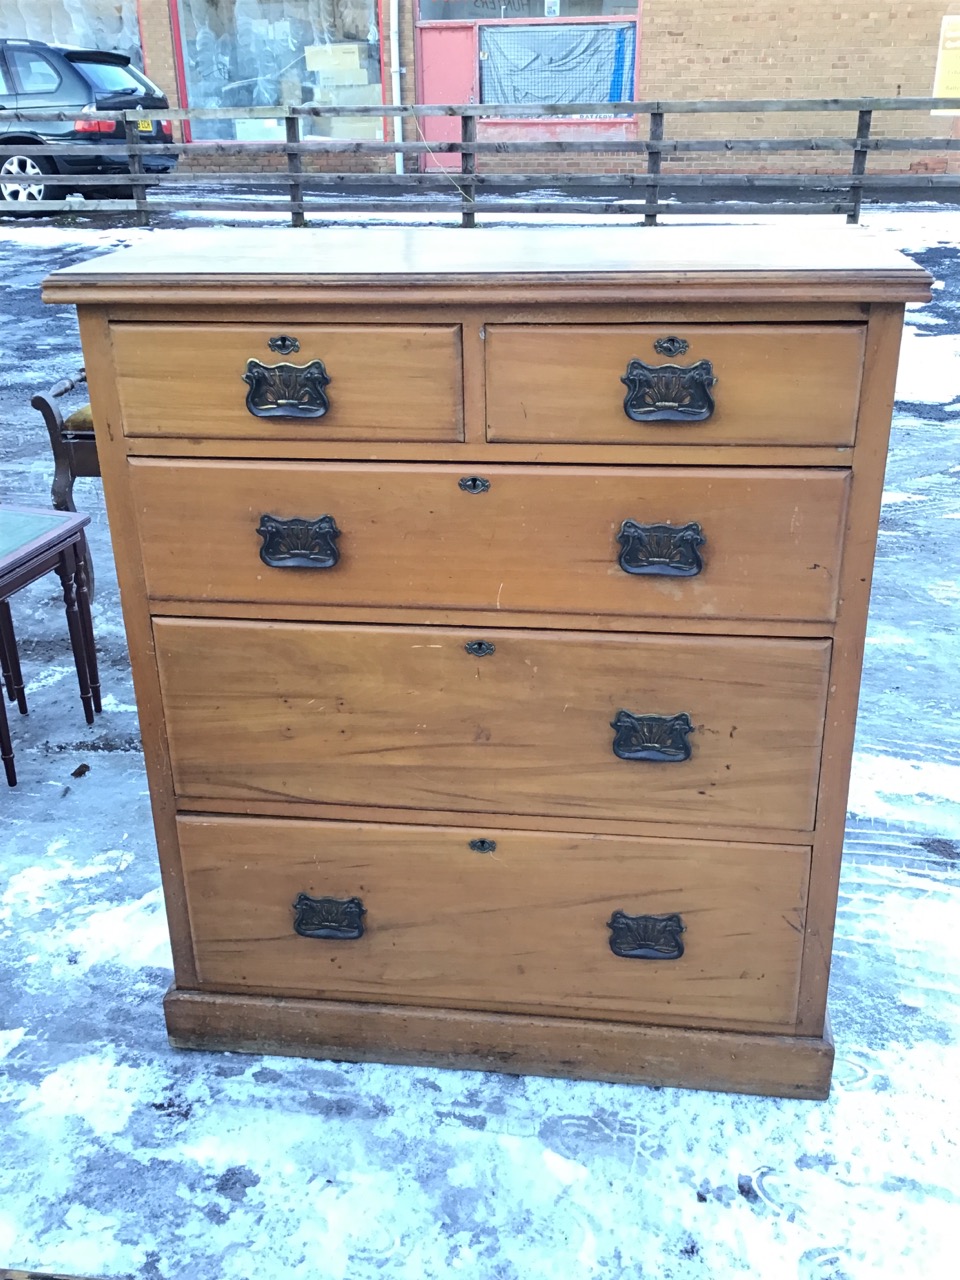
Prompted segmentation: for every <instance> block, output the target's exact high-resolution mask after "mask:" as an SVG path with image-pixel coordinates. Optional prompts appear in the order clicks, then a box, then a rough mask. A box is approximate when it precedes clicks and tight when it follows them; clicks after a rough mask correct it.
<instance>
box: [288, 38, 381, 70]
mask: <svg viewBox="0 0 960 1280" xmlns="http://www.w3.org/2000/svg"><path fill="white" fill-rule="evenodd" d="M366 54H367V46H366V45H365V44H360V43H359V42H357V41H350V42H345V43H343V44H308V45H307V46H306V47H305V48H304V50H303V56H304V58H305V59H306V63H307V70H308V71H319V72H320V73H321V74H324V73H325V72H327V71H333V70H337V71H342V70H350V69H352V70H354V71H358V70H359V69H360V68H361V67H363V66H365V65H366ZM357 79H359V76H358V77H357Z"/></svg>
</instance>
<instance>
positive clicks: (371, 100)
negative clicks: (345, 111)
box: [313, 84, 383, 107]
mask: <svg viewBox="0 0 960 1280" xmlns="http://www.w3.org/2000/svg"><path fill="white" fill-rule="evenodd" d="M313 100H314V102H315V103H316V104H317V106H320V107H379V106H381V105H382V103H383V93H382V90H381V88H380V86H379V85H378V84H346V85H337V86H335V87H334V86H331V87H330V88H325V89H319V90H318V91H317V92H316V93H315V94H314V97H313Z"/></svg>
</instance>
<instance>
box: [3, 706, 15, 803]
mask: <svg viewBox="0 0 960 1280" xmlns="http://www.w3.org/2000/svg"><path fill="white" fill-rule="evenodd" d="M0 760H2V761H3V771H4V773H5V774H6V775H7V786H8V787H15V786H16V785H17V771H16V769H15V768H14V767H13V743H12V742H11V741H10V726H9V725H8V724H7V708H6V707H5V706H4V704H3V699H2V698H0Z"/></svg>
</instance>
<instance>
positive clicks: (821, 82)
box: [0, 0, 947, 172]
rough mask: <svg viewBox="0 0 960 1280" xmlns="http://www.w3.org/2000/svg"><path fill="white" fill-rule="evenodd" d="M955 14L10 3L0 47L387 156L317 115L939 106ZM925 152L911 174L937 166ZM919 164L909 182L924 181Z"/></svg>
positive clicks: (453, 3) (832, 127)
mask: <svg viewBox="0 0 960 1280" xmlns="http://www.w3.org/2000/svg"><path fill="white" fill-rule="evenodd" d="M946 12H947V10H946V9H945V7H944V3H943V0H939V2H937V0H907V2H905V3H903V2H901V3H896V2H895V0H894V2H890V0H888V3H885V4H884V3H877V0H845V2H842V3H841V0H808V3H806V4H803V5H799V4H798V5H784V4H783V3H776V2H774V0H753V3H752V4H751V5H750V6H744V5H743V4H742V3H741V2H740V0H704V2H703V3H701V4H699V5H695V6H690V5H681V4H677V3H676V0H674V2H673V3H668V2H667V0H0V33H2V34H4V35H7V36H17V35H25V36H32V37H35V38H40V39H48V40H54V41H61V42H64V43H75V44H81V43H82V44H89V45H93V46H99V47H107V48H116V49H121V50H122V51H124V52H127V53H130V54H131V56H133V57H134V59H135V60H136V61H138V62H139V63H140V64H141V65H143V66H144V68H145V70H146V71H147V73H148V75H150V76H151V77H152V78H153V79H154V80H155V81H157V82H158V83H159V84H160V86H161V87H162V88H163V89H164V91H165V92H166V93H167V95H168V96H169V98H170V100H171V103H173V104H174V105H182V106H189V107H193V108H199V107H245V106H256V107H269V106H274V105H281V104H310V105H313V106H315V107H318V108H320V109H321V110H320V111H319V112H318V114H317V115H316V116H315V118H313V119H312V120H311V123H310V131H311V132H313V133H314V134H317V135H321V136H326V137H340V138H356V139H363V138H368V139H373V138H380V137H382V136H383V131H384V128H385V127H386V128H387V129H388V130H391V129H392V125H391V124H390V122H389V121H384V120H383V119H382V118H381V117H379V116H367V117H353V118H344V117H332V116H331V117H324V116H323V114H322V108H323V107H324V106H339V107H349V106H367V107H369V106H376V105H379V104H380V103H393V102H402V103H417V102H419V103H443V102H447V103H450V102H453V103H467V102H481V103H482V102H493V101H496V102H505V103H509V102H517V103H522V104H524V105H525V106H530V105H535V104H536V103H537V102H550V103H562V102H570V103H576V102H587V101H590V102H607V101H609V102H614V101H624V100H629V99H633V98H640V99H677V98H720V99H744V98H746V99H766V98H788V97H797V98H804V97H811V98H821V97H857V96H876V97H896V96H907V97H909V96H924V95H927V94H929V93H930V92H931V90H932V85H933V75H934V68H935V64H936V55H937V44H938V37H939V31H940V24H941V20H942V18H943V17H944V15H945V13H946ZM943 123H944V122H940V125H941V127H940V128H931V124H930V121H929V119H926V118H924V117H921V116H919V115H917V114H916V113H914V114H910V115H900V116H897V115H896V114H894V113H888V114H887V116H886V117H885V118H884V119H883V120H880V119H878V120H876V121H875V129H876V131H877V132H879V133H884V132H886V133H888V134H891V135H903V134H920V135H922V134H930V133H937V132H943V131H944V130H943V128H942V125H943ZM849 124H850V122H849V120H848V119H847V118H846V117H844V126H841V125H840V122H839V120H837V118H834V119H833V120H832V121H831V120H830V119H829V117H821V118H818V119H816V120H812V119H811V118H810V117H809V116H800V115H795V116H779V117H770V116H758V117H755V118H745V117H742V116H736V117H734V116H730V115H727V116H723V115H716V116H698V117H685V118H684V117H677V116H674V117H672V118H670V119H669V120H668V136H670V137H687V138H689V137H693V136H699V137H704V138H710V137H714V138H722V137H725V136H727V135H728V134H731V135H733V136H741V137H742V136H745V135H749V134H753V135H760V136H771V135H774V134H777V135H780V136H783V135H785V134H791V133H793V134H796V135H798V136H801V135H808V136H809V135H813V134H817V133H821V132H826V133H849V132H850V131H851V130H850V128H849ZM638 127H640V128H644V127H645V122H641V123H640V125H639V126H638V125H637V124H636V123H634V122H628V121H625V120H623V119H622V118H621V119H616V118H611V119H608V120H597V119H596V118H592V119H575V118H574V119H565V120H564V121H563V122H557V121H553V122H551V121H548V120H544V119H540V120H538V119H533V120H530V119H526V120H520V119H515V120H510V119H505V120H497V121H488V122H484V123H482V124H481V137H484V138H490V139H496V140H501V141H522V140H524V139H530V138H542V137H563V138H568V137H569V138H580V139H590V138H594V137H603V138H605V139H606V140H607V141H610V140H611V139H612V140H616V139H617V138H621V137H622V138H628V137H635V136H636V131H637V128H638ZM189 136H192V137H194V138H203V137H217V138H228V139H236V140H238V141H241V142H242V141H245V140H251V141H252V140H262V139H268V138H272V137H277V138H278V140H279V139H282V136H283V129H282V123H281V122H280V121H276V122H274V121H271V120H265V121H243V120H238V121H204V122H195V123H193V124H192V125H191V131H190V135H189ZM405 136H406V137H407V138H408V139H416V138H418V137H422V139H423V140H425V141H426V142H428V143H429V142H430V141H432V140H434V141H441V140H443V139H445V138H455V137H459V126H458V123H457V121H455V120H453V121H448V120H443V119H438V118H424V119H423V120H422V121H420V122H416V121H407V122H406V124H405ZM914 155H915V156H917V157H919V158H918V159H916V161H915V163H914V164H913V166H912V167H914V168H916V167H921V168H924V167H930V168H937V167H942V161H933V162H931V161H929V160H925V159H923V157H922V153H914ZM796 158H798V157H794V156H791V158H790V161H789V164H790V167H796V166H795V163H794V161H795V159H796ZM350 159H355V158H350ZM497 159H498V160H500V161H502V163H501V164H499V165H498V167H501V168H510V167H513V168H514V169H516V168H518V167H522V168H523V169H524V170H525V171H527V172H530V171H536V170H537V169H538V168H540V169H543V170H547V171H549V170H557V169H559V168H563V167H565V166H564V165H563V164H560V163H558V158H557V157H556V156H539V157H536V156H523V157H520V158H516V157H513V158H512V157H509V156H506V157H498V158H497ZM909 159H910V158H909V155H908V156H907V157H906V161H904V160H903V159H902V158H901V159H900V160H899V161H898V162H897V167H902V168H906V167H910V164H909ZM804 160H805V167H808V168H814V169H816V168H822V169H824V170H827V171H829V170H830V169H831V168H837V167H844V168H845V167H846V165H847V163H848V160H849V156H847V157H843V158H838V157H830V156H827V157H824V156H822V155H821V156H819V157H816V156H814V157H804ZM508 162H509V163H508ZM518 162H519V163H518ZM425 163H426V165H427V166H429V165H430V164H431V163H432V164H436V165H441V164H443V163H444V159H443V157H440V156H437V157H433V158H431V157H430V156H428V157H427V158H426V161H425ZM569 163H570V162H569V161H567V162H566V166H567V167H568V166H569ZM670 163H674V164H686V165H688V166H690V165H692V164H695V167H697V168H698V169H701V170H709V169H715V170H722V169H723V168H743V167H744V157H743V156H742V155H733V156H730V157H724V156H722V154H719V153H717V154H714V155H712V156H700V157H698V158H697V159H696V160H695V161H691V160H690V159H686V160H683V159H681V160H670V159H668V158H666V157H665V166H668V165H669V164H670ZM577 164H578V167H582V161H579V160H578V162H577ZM778 164H779V167H784V163H783V160H782V158H781V159H780V161H779V162H778V161H776V159H775V158H774V159H773V160H772V161H771V164H770V165H769V166H765V167H777V166H778ZM341 167H345V166H341ZM487 167H488V168H489V167H491V165H490V164H489V163H488V165H487ZM602 167H604V168H608V169H613V170H616V169H630V168H635V167H636V158H635V157H632V158H631V157H627V156H624V157H622V158H621V159H620V160H619V161H618V160H617V159H616V157H613V158H612V159H609V160H608V161H605V162H604V163H603V165H602ZM753 167H754V168H757V167H764V166H758V165H757V163H756V162H755V163H754V164H753ZM875 167H879V166H878V165H875V163H874V160H873V158H872V159H871V169H873V168H875Z"/></svg>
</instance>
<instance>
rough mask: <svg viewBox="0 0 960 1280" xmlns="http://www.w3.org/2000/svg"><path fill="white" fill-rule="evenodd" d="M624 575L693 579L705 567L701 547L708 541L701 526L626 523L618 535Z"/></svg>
mask: <svg viewBox="0 0 960 1280" xmlns="http://www.w3.org/2000/svg"><path fill="white" fill-rule="evenodd" d="M617 541H618V542H619V543H620V548H621V550H620V559H619V564H620V568H621V569H622V570H623V571H624V573H636V574H656V575H657V576H659V577H662V578H694V577H696V575H697V574H698V573H699V572H700V571H701V570H702V568H703V561H702V560H701V559H700V553H699V552H698V551H697V548H698V547H702V546H703V544H704V543H705V542H706V538H705V537H704V536H703V530H702V529H701V528H700V526H699V525H698V524H637V522H636V521H635V520H624V522H623V524H622V525H621V526H620V532H619V533H618V534H617Z"/></svg>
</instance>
